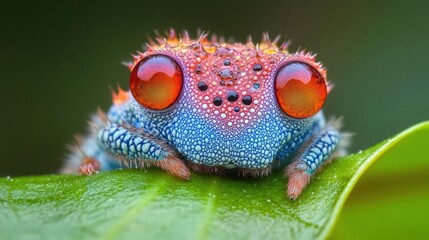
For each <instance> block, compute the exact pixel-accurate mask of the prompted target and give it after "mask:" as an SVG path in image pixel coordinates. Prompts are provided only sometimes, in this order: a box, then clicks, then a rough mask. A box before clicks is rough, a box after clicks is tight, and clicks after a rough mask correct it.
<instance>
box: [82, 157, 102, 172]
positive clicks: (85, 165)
mask: <svg viewBox="0 0 429 240" xmlns="http://www.w3.org/2000/svg"><path fill="white" fill-rule="evenodd" d="M99 170H100V163H99V162H98V161H97V160H96V159H95V158H91V157H86V158H84V159H83V161H82V163H81V164H80V166H79V174H81V175H86V176H87V175H92V174H94V173H97V172H98V171H99Z"/></svg>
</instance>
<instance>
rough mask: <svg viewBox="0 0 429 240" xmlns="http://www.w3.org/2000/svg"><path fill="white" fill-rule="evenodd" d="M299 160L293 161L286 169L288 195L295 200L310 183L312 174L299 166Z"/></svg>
mask: <svg viewBox="0 0 429 240" xmlns="http://www.w3.org/2000/svg"><path fill="white" fill-rule="evenodd" d="M297 165H298V162H297V161H296V162H293V163H291V164H290V165H289V166H287V167H286V169H285V174H286V176H287V177H288V185H287V195H288V197H289V198H290V199H291V200H295V199H296V198H297V197H299V195H301V193H302V190H304V188H305V187H306V186H307V185H308V184H309V183H310V177H311V176H310V175H308V174H307V173H305V172H304V171H303V170H302V169H299V168H297Z"/></svg>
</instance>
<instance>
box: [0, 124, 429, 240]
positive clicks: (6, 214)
mask: <svg viewBox="0 0 429 240" xmlns="http://www.w3.org/2000/svg"><path fill="white" fill-rule="evenodd" d="M427 139H429V122H425V123H422V124H418V125H416V126H414V127H411V128H410V129H408V130H405V131H404V132H402V133H400V134H399V135H397V136H396V137H394V138H392V139H388V140H385V141H383V142H381V143H379V144H377V145H375V146H373V147H371V148H369V149H367V150H365V151H362V152H360V153H358V154H353V155H350V156H347V157H344V158H342V159H338V160H336V161H334V162H333V163H332V164H331V165H329V166H328V167H326V169H325V170H324V171H322V172H321V173H319V174H317V176H316V177H315V178H314V180H313V181H312V183H311V185H310V186H309V187H308V188H307V189H306V190H305V191H304V192H303V194H302V195H301V196H300V197H299V198H298V199H297V200H295V201H291V200H289V199H287V198H286V196H285V184H286V179H283V176H282V171H277V172H275V173H274V174H272V175H271V176H269V177H266V178H262V179H237V178H233V177H221V176H207V175H199V174H193V176H192V180H191V181H189V182H185V181H181V180H178V179H176V178H174V177H172V176H169V175H168V174H166V173H165V172H161V171H160V170H157V169H149V170H145V171H138V170H122V171H111V172H104V173H100V174H96V175H93V176H88V177H85V176H60V175H54V176H39V177H22V178H15V179H1V180H0V238H1V239H93V238H97V239H314V238H326V237H327V236H328V234H329V233H330V231H331V230H332V228H333V226H334V223H335V221H336V219H337V218H338V216H339V212H340V210H341V208H342V206H343V205H344V203H345V200H346V198H347V196H348V195H349V193H350V192H351V190H352V188H353V187H354V186H355V184H356V182H357V181H358V179H359V178H360V177H361V175H362V174H363V173H364V172H365V171H366V170H367V169H368V167H369V166H371V164H372V163H374V162H375V161H376V160H377V159H379V158H380V157H381V156H383V158H384V155H386V158H387V159H383V161H385V160H386V161H387V160H388V161H390V162H395V163H396V162H397V161H403V162H408V163H410V162H413V161H412V160H413V159H420V160H416V161H415V163H417V164H416V165H415V166H417V167H414V168H413V167H411V166H410V165H414V164H409V165H408V166H409V167H408V168H406V171H413V169H414V170H415V169H421V168H425V169H428V167H429V162H428V161H426V160H427V154H426V152H425V151H422V150H425V149H428V143H427V142H428V141H427ZM401 141H404V142H405V141H408V142H410V141H411V144H398V143H400V142H401ZM389 152H395V155H394V156H390V159H389V157H388V155H389ZM409 153H412V154H409ZM395 158H398V159H395ZM396 160H397V161H396ZM403 165H404V164H402V165H401V164H391V165H389V164H387V166H388V167H387V168H386V169H387V170H383V171H381V172H383V173H385V174H387V175H389V174H392V173H397V172H402V171H403V169H404V168H403ZM375 175H376V174H375ZM382 176H383V174H382ZM427 195H428V194H426V195H425V196H426V199H427ZM355 228H357V229H359V228H358V227H355ZM336 233H337V231H336V232H335V234H334V236H338V237H341V234H339V235H338V234H336ZM343 236H344V234H343Z"/></svg>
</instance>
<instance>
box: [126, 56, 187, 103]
mask: <svg viewBox="0 0 429 240" xmlns="http://www.w3.org/2000/svg"><path fill="white" fill-rule="evenodd" d="M182 85H183V73H182V69H181V68H180V66H179V64H178V63H177V62H176V61H175V60H174V59H172V58H171V57H168V56H166V55H152V56H149V57H146V58H144V59H143V60H141V61H140V62H139V63H137V65H136V66H135V67H134V68H133V70H132V71H131V76H130V90H131V93H132V94H133V96H134V98H135V99H136V100H137V102H139V103H140V104H141V105H142V106H143V107H145V108H148V109H150V110H163V109H166V108H168V107H170V106H171V105H173V104H174V103H175V102H176V101H177V99H178V98H179V95H180V92H181V91H182Z"/></svg>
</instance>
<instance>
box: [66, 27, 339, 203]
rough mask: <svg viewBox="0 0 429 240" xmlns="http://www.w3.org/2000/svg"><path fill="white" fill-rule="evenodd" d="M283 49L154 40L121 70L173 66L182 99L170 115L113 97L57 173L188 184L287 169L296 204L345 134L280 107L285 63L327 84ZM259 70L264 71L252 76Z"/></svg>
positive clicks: (122, 95) (265, 43)
mask: <svg viewBox="0 0 429 240" xmlns="http://www.w3.org/2000/svg"><path fill="white" fill-rule="evenodd" d="M286 48H287V44H286V43H284V44H282V45H281V46H280V47H277V43H276V41H273V42H271V41H270V40H269V38H268V36H267V35H264V36H263V40H262V41H261V43H259V44H258V45H256V46H255V45H254V44H253V43H252V42H251V41H248V42H247V43H245V44H241V43H224V42H223V41H222V39H219V40H218V39H217V38H216V37H212V39H211V41H208V40H207V38H206V35H201V37H200V38H199V39H198V40H192V39H190V38H189V37H188V34H187V33H186V32H185V33H184V34H183V36H182V38H181V39H179V38H177V37H176V35H175V33H174V31H171V32H170V33H169V34H167V39H163V40H161V39H158V44H155V43H154V42H152V41H151V44H150V45H148V48H147V50H146V51H145V52H144V53H139V54H138V55H136V56H134V61H133V62H132V63H128V64H127V66H128V67H129V68H130V69H131V70H132V69H133V68H134V66H135V65H136V64H137V63H138V62H139V61H140V60H141V59H143V58H145V57H147V56H151V55H154V54H163V55H167V56H170V57H172V58H173V59H175V60H176V61H177V62H178V63H179V64H180V66H181V69H182V71H183V76H184V85H183V88H182V93H181V96H180V97H179V99H178V101H177V102H176V103H175V104H174V105H172V106H171V107H170V108H168V109H167V110H164V111H151V110H147V109H145V108H144V107H142V106H140V105H139V103H137V102H136V100H135V99H134V98H133V96H132V95H131V94H130V93H129V92H125V91H123V90H119V93H118V94H116V93H114V98H113V102H114V104H113V105H112V107H111V108H110V109H109V111H108V112H107V115H105V114H103V113H99V114H98V115H95V116H94V117H93V119H92V124H91V133H90V134H89V135H88V136H87V137H86V138H83V139H81V140H80V141H79V143H78V144H77V146H75V148H74V149H75V150H74V152H73V154H72V155H71V156H70V158H69V160H68V161H67V164H66V165H65V167H64V169H63V172H76V171H79V170H78V169H81V170H80V172H81V173H83V174H91V173H93V172H95V171H96V170H109V169H115V168H120V167H143V166H145V165H155V166H158V167H161V168H163V169H165V170H167V171H169V172H170V173H172V174H174V175H177V176H179V177H182V178H185V179H189V177H190V175H189V171H188V167H189V168H191V169H192V170H195V171H200V172H209V173H210V172H219V171H223V170H225V169H231V168H233V169H238V172H239V173H240V174H242V175H253V176H259V175H264V174H268V173H269V172H270V171H271V169H272V167H278V166H280V167H282V166H286V165H288V164H289V163H291V162H293V164H290V165H289V166H288V168H287V169H286V171H285V172H286V175H288V176H289V178H290V180H289V187H288V195H289V197H291V198H293V199H294V198H296V197H297V196H298V195H299V194H300V193H301V191H302V189H303V188H304V187H305V185H307V184H308V182H309V178H310V176H311V175H312V174H313V173H314V172H315V171H316V170H317V169H318V168H319V167H320V166H321V165H322V164H323V163H324V162H325V160H326V159H328V158H330V157H331V156H333V154H334V152H337V153H338V151H336V150H338V148H337V146H339V142H340V141H341V135H340V133H339V131H338V128H339V127H340V126H339V124H334V122H333V123H332V124H330V123H328V124H327V123H325V120H324V116H323V114H322V112H319V113H317V114H316V115H314V116H313V117H309V118H306V119H293V118H290V117H288V116H286V115H285V114H284V113H283V112H282V110H281V109H280V108H279V107H278V105H277V101H276V97H275V94H274V84H273V82H274V78H275V75H276V72H277V70H278V69H279V67H281V66H283V64H284V63H285V62H289V61H300V62H305V63H307V64H310V65H311V66H313V67H314V68H315V69H316V70H318V71H319V72H320V73H321V74H322V75H323V76H324V78H325V79H326V73H325V70H324V69H323V67H322V66H321V64H319V63H317V62H315V56H314V55H311V54H308V53H304V52H298V53H294V54H290V53H289V52H288V51H287V49H286ZM225 60H226V61H225ZM255 64H260V65H261V66H262V70H260V71H255V70H254V66H255ZM202 81H203V82H205V83H206V84H207V86H208V89H207V90H205V91H201V90H200V89H199V88H198V83H199V82H202ZM327 86H328V88H330V85H329V83H327ZM328 90H330V89H328ZM229 91H236V92H237V93H238V100H237V101H235V102H230V101H228V100H227V97H226V96H227V94H228V92H229ZM246 95H249V96H251V98H252V100H251V103H250V105H247V104H244V103H243V102H242V98H243V97H244V96H246ZM215 97H220V98H221V99H222V105H221V106H215V105H214V104H213V99H214V98H215ZM76 149H77V150H76ZM342 152H343V151H342ZM88 158H90V159H96V160H97V161H98V162H99V163H98V166H99V167H98V169H97V166H92V165H93V164H92V165H91V166H90V167H88V166H86V165H85V164H88V161H83V159H88ZM169 162H172V163H173V162H174V163H175V164H173V165H169ZM90 164H91V161H90ZM82 165H83V166H82ZM186 165H187V166H186ZM79 166H80V167H79ZM82 169H84V170H83V171H82ZM85 169H92V170H91V171H85ZM301 185H302V186H301Z"/></svg>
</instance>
